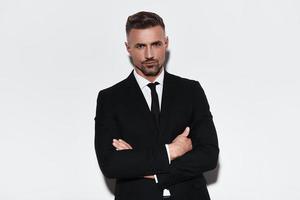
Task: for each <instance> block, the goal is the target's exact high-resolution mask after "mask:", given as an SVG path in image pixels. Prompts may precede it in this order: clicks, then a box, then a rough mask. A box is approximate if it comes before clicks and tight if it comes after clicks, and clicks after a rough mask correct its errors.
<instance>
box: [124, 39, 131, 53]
mask: <svg viewBox="0 0 300 200" xmlns="http://www.w3.org/2000/svg"><path fill="white" fill-rule="evenodd" d="M124 43H125V46H126V49H127V51H128V53H130V46H129V44H128V43H127V42H124Z"/></svg>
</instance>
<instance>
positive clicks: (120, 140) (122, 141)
mask: <svg viewBox="0 0 300 200" xmlns="http://www.w3.org/2000/svg"><path fill="white" fill-rule="evenodd" d="M119 142H121V143H123V144H125V145H126V146H127V147H128V148H129V149H132V146H131V145H130V144H128V143H127V142H125V141H124V140H122V139H119Z"/></svg>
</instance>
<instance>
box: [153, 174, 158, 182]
mask: <svg viewBox="0 0 300 200" xmlns="http://www.w3.org/2000/svg"><path fill="white" fill-rule="evenodd" d="M154 179H155V183H158V180H157V176H156V174H154Z"/></svg>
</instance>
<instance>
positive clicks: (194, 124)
mask: <svg viewBox="0 0 300 200" xmlns="http://www.w3.org/2000/svg"><path fill="white" fill-rule="evenodd" d="M126 33H127V42H125V45H126V48H127V51H128V52H129V55H130V57H131V60H132V63H133V65H134V70H133V71H132V72H131V74H130V75H129V76H128V77H127V78H126V79H125V80H123V81H121V82H119V83H117V84H115V85H114V86H112V87H110V88H107V89H104V90H101V91H100V92H99V94H98V99H97V110H96V117H95V150H96V155H97V159H98V163H99V166H100V168H101V170H102V172H103V174H104V175H105V176H106V177H108V178H116V189H115V199H116V200H159V199H172V200H196V199H197V200H208V199H210V198H209V194H208V192H207V187H206V181H205V179H204V177H203V172H205V171H208V170H211V169H214V168H215V167H216V164H217V160H218V153H219V148H218V140H217V135H216V131H215V127H214V124H213V120H212V115H211V113H210V110H209V105H208V102H207V99H206V96H205V94H204V91H203V90H202V88H201V86H200V84H199V82H198V81H193V80H189V79H185V78H181V77H178V76H175V75H172V74H170V73H168V72H167V71H166V70H165V68H164V64H165V57H166V50H167V47H168V38H167V37H166V35H165V25H164V23H163V20H162V19H161V17H160V16H158V15H157V14H155V13H151V12H139V13H136V14H134V15H132V16H129V17H128V19H127V24H126ZM184 67H186V66H184Z"/></svg>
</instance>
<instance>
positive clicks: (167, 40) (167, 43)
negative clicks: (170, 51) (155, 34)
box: [165, 36, 169, 49]
mask: <svg viewBox="0 0 300 200" xmlns="http://www.w3.org/2000/svg"><path fill="white" fill-rule="evenodd" d="M165 45H166V49H167V48H168V46H169V38H168V36H166V38H165Z"/></svg>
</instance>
